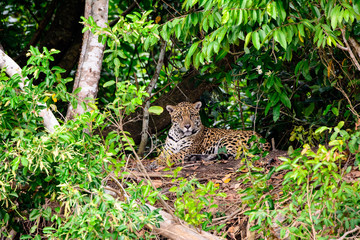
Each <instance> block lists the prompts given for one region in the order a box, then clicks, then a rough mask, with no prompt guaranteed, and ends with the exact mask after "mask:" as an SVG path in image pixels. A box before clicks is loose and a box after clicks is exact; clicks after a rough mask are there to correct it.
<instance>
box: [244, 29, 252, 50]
mask: <svg viewBox="0 0 360 240" xmlns="http://www.w3.org/2000/svg"><path fill="white" fill-rule="evenodd" d="M251 35H252V32H249V33H248V34H247V35H246V37H245V44H244V48H246V47H247V45H248V44H249V42H250V39H251Z"/></svg>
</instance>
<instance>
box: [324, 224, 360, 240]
mask: <svg viewBox="0 0 360 240" xmlns="http://www.w3.org/2000/svg"><path fill="white" fill-rule="evenodd" d="M356 231H360V227H359V226H356V227H355V228H354V229H352V230H350V231H347V232H346V233H344V235H342V237H340V238H338V239H337V240H344V239H345V238H346V236H347V235H349V234H350V233H354V232H356ZM331 240H335V239H331Z"/></svg>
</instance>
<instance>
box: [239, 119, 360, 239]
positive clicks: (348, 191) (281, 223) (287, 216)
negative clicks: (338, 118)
mask: <svg viewBox="0 0 360 240" xmlns="http://www.w3.org/2000/svg"><path fill="white" fill-rule="evenodd" d="M343 125H344V123H343V122H340V123H339V124H338V126H337V127H335V128H334V129H332V128H328V127H321V128H319V129H318V130H316V131H315V132H316V133H321V132H323V131H325V130H329V131H330V132H332V131H333V133H332V135H331V137H330V142H329V147H328V148H327V147H325V146H323V145H319V146H318V149H317V150H313V149H311V148H310V146H309V145H308V144H305V145H304V147H303V148H302V149H297V150H295V151H293V152H292V153H291V154H290V157H289V158H285V157H282V158H281V160H282V161H283V163H282V165H280V166H279V167H277V168H276V171H277V172H278V171H284V170H285V171H286V174H285V176H284V179H283V183H282V185H283V186H282V188H281V189H279V193H280V197H276V196H274V195H273V194H272V192H271V190H273V189H274V188H273V187H272V186H270V185H269V184H268V183H267V180H268V179H269V178H270V176H271V174H272V173H273V172H274V171H270V172H269V174H268V175H267V176H268V177H266V175H264V174H261V173H259V174H257V175H255V176H257V177H256V178H252V179H251V180H252V181H251V182H252V184H253V186H252V187H251V188H249V189H245V190H243V193H245V194H246V196H245V197H244V198H243V200H245V201H248V203H249V206H250V207H251V208H252V210H251V211H248V212H247V214H248V215H249V216H250V220H251V221H255V226H253V227H252V230H259V231H260V232H261V233H262V234H263V235H265V236H269V235H271V234H273V233H274V229H275V228H279V229H280V237H281V238H284V237H285V236H289V237H290V239H299V238H300V239H329V238H331V237H340V236H342V235H343V234H344V233H345V232H346V231H349V230H351V229H354V228H355V227H356V226H358V225H359V224H360V217H359V214H358V212H359V210H360V207H359V203H360V184H359V181H354V182H349V181H346V180H345V179H344V175H345V174H346V173H349V172H350V171H351V169H352V166H351V165H349V164H348V160H349V159H350V158H355V156H356V158H358V156H357V155H358V154H359V149H358V146H359V145H358V142H359V141H360V138H359V136H360V135H359V132H354V133H352V134H349V133H348V132H347V131H345V130H342V129H341V127H342V126H343ZM355 144H357V145H355ZM355 146H356V147H355ZM348 149H350V153H352V154H353V155H349V154H348V152H347V150H348ZM273 170H275V169H273ZM259 176H260V177H259ZM259 185H261V186H262V188H259V187H258V186H259ZM254 193H257V194H254Z"/></svg>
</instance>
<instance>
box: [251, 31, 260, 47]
mask: <svg viewBox="0 0 360 240" xmlns="http://www.w3.org/2000/svg"><path fill="white" fill-rule="evenodd" d="M252 43H253V44H254V47H255V48H256V49H257V50H259V49H260V37H259V33H258V32H253V33H252Z"/></svg>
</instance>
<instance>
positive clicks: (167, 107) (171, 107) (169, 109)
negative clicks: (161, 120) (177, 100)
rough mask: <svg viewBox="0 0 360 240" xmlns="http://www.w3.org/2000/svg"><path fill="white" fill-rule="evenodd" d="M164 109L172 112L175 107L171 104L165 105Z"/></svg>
mask: <svg viewBox="0 0 360 240" xmlns="http://www.w3.org/2000/svg"><path fill="white" fill-rule="evenodd" d="M166 110H168V112H169V113H172V112H173V111H174V110H175V107H174V106H171V105H167V106H166Z"/></svg>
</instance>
